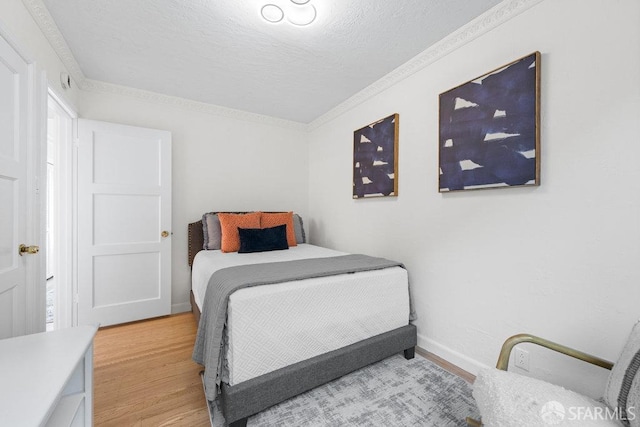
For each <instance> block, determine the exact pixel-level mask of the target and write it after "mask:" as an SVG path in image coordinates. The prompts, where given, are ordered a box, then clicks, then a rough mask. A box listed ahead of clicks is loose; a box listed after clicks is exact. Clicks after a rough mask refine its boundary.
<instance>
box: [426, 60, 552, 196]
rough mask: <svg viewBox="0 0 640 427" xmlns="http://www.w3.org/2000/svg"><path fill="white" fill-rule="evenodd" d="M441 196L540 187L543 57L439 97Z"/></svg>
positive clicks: (518, 63)
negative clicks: (532, 186)
mask: <svg viewBox="0 0 640 427" xmlns="http://www.w3.org/2000/svg"><path fill="white" fill-rule="evenodd" d="M439 128H440V132H439V141H438V143H439V166H440V168H439V172H440V178H439V191H440V192H448V191H458V190H474V189H482V188H494V187H515V186H524V185H540V52H534V53H532V54H530V55H527V56H525V57H523V58H520V59H518V60H516V61H513V62H511V63H509V64H507V65H505V66H503V67H500V68H498V69H496V70H494V71H491V72H489V73H487V74H484V75H482V76H480V77H478V78H476V79H473V80H471V81H469V82H467V83H464V84H462V85H460V86H458V87H455V88H453V89H451V90H448V91H447V92H444V93H442V94H440V126H439Z"/></svg>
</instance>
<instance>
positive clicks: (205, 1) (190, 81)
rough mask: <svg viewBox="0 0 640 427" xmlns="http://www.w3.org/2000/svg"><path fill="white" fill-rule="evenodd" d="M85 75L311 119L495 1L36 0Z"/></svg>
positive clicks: (288, 117)
mask: <svg viewBox="0 0 640 427" xmlns="http://www.w3.org/2000/svg"><path fill="white" fill-rule="evenodd" d="M43 3H44V4H45V5H46V7H47V9H48V10H49V13H50V14H51V16H52V17H53V19H54V21H55V23H56V25H57V26H58V28H59V30H60V32H61V33H62V35H63V36H64V38H65V40H66V43H67V44H68V46H69V48H70V49H71V52H72V53H73V56H74V57H75V59H76V61H77V62H78V64H79V66H80V68H81V70H82V72H83V74H84V76H85V77H87V78H88V79H92V80H98V81H103V82H107V83H113V84H117V85H123V86H128V87H133V88H137V89H143V90H147V91H152V92H157V93H161V94H165V95H172V96H177V97H181V98H187V99H191V100H195V101H201V102H205V103H209V104H215V105H219V106H223V107H227V108H232V109H237V110H242V111H248V112H252V113H257V114H263V115H267V116H272V117H277V118H281V119H286V120H291V121H296V122H301V123H309V122H311V121H313V120H314V119H316V118H317V117H319V116H321V115H322V114H324V113H326V112H327V111H329V110H330V109H332V108H333V107H335V106H337V105H338V104H340V103H341V102H343V101H344V100H346V99H348V98H349V97H351V96H352V95H354V94H356V93H357V92H359V91H360V90H362V89H363V88H365V87H367V86H368V85H370V84H371V83H373V82H375V81H376V80H378V79H380V78H381V77H383V76H384V75H386V74H387V73H389V72H391V71H392V70H393V69H395V68H396V67H398V66H400V65H402V64H403V63H405V62H406V61H408V60H409V59H411V58H413V57H414V56H415V55H417V54H419V53H420V52H422V51H424V50H425V49H427V48H428V47H429V46H431V45H433V44H434V43H435V42H437V41H439V40H441V39H442V38H444V37H445V36H447V35H448V34H450V33H451V32H453V31H455V30H456V29H458V28H459V27H461V26H463V25H464V24H466V23H467V22H469V21H471V20H472V19H474V18H476V17H478V16H479V15H481V14H482V13H484V12H485V11H487V10H488V9H490V8H491V7H493V6H495V5H496V4H498V3H500V0H472V1H470V0H396V1H389V0H310V3H309V4H311V5H314V7H315V8H316V10H317V17H316V20H315V21H314V22H313V23H312V24H311V25H309V26H307V27H297V26H294V25H291V24H290V23H288V22H287V20H286V19H285V20H283V21H282V22H279V23H277V24H270V23H267V22H265V21H263V20H262V19H261V17H260V9H261V7H262V6H263V5H264V4H267V3H274V4H278V5H281V6H282V8H283V9H284V10H285V13H286V12H287V10H288V9H287V8H289V9H290V8H291V7H295V6H292V3H291V1H290V0H268V1H267V0H264V1H259V0H242V1H238V0H189V1H186V0H135V1H132V0H108V1H105V0H64V1H63V0H43Z"/></svg>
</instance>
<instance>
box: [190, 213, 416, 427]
mask: <svg viewBox="0 0 640 427" xmlns="http://www.w3.org/2000/svg"><path fill="white" fill-rule="evenodd" d="M202 241H203V238H202V222H201V221H198V222H195V223H191V224H189V265H191V264H192V262H193V258H194V257H195V255H196V253H197V252H199V251H200V250H201V248H202ZM191 308H192V311H193V314H194V316H195V319H196V323H199V321H200V310H199V308H198V305H197V304H196V303H195V299H194V296H193V292H191ZM416 344H417V332H416V327H415V326H414V325H406V326H403V327H401V328H398V329H394V330H392V331H389V332H385V333H383V334H380V335H376V336H374V337H371V338H368V339H366V340H363V341H359V342H356V343H354V344H351V345H349V346H346V347H342V348H339V349H337V350H334V351H331V352H329V353H324V354H321V355H319V356H316V357H313V358H311V359H307V360H303V361H301V362H299V363H295V364H293V365H289V366H285V367H284V368H281V369H278V370H276V371H273V372H269V373H267V374H264V375H261V376H259V377H256V378H253V379H250V380H247V381H244V382H242V383H239V384H236V385H233V386H230V385H228V384H225V383H223V384H222V395H221V397H222V399H221V404H222V411H223V413H224V417H225V420H226V421H227V424H228V425H230V426H233V427H237V426H244V425H246V423H247V419H248V417H249V416H251V415H254V414H257V413H258V412H261V411H263V410H265V409H267V408H269V407H270V406H273V405H275V404H278V403H280V402H283V401H285V400H287V399H290V398H292V397H294V396H297V395H298V394H300V393H304V392H305V391H308V390H311V389H313V388H315V387H318V386H320V385H322V384H325V383H327V382H329V381H333V380H334V379H337V378H339V377H341V376H343V375H346V374H348V373H350V372H353V371H356V370H358V369H360V368H363V367H365V366H367V365H370V364H372V363H375V362H378V361H380V360H383V359H386V358H387V357H390V356H393V355H394V354H397V353H400V352H404V357H405V358H407V359H412V358H413V357H414V349H415V346H416Z"/></svg>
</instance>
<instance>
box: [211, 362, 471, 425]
mask: <svg viewBox="0 0 640 427" xmlns="http://www.w3.org/2000/svg"><path fill="white" fill-rule="evenodd" d="M471 389H472V388H471V385H470V384H469V383H467V382H466V381H465V380H463V379H461V378H460V377H458V376H456V375H454V374H452V373H450V372H448V371H446V370H444V369H442V368H441V367H439V366H438V365H436V364H434V363H433V362H431V361H429V360H427V359H425V358H424V357H422V356H419V355H417V354H416V357H415V358H414V359H412V360H406V359H405V358H404V357H402V355H396V356H393V357H390V358H388V359H385V360H383V361H381V362H378V363H375V364H373V365H370V366H367V367H365V368H362V369H360V370H359V371H356V372H352V373H351V374H348V375H345V376H344V377H342V378H338V379H337V380H334V381H332V382H330V383H327V384H325V385H323V386H320V387H318V388H315V389H313V390H311V391H308V392H306V393H303V394H301V395H299V396H296V397H294V398H292V399H289V400H287V401H285V402H282V403H280V404H278V405H276V406H272V407H271V408H269V409H267V410H265V411H263V412H261V413H259V414H256V415H254V416H253V417H251V418H249V422H248V423H247V424H248V426H252V427H255V426H305V427H306V426H318V427H320V426H336V427H337V426H438V427H440V426H443V427H444V426H466V423H465V418H466V417H467V416H473V417H475V418H478V417H479V415H478V409H477V408H476V406H475V403H474V400H473V397H471ZM216 403H217V402H213V403H212V402H209V410H210V414H211V416H212V423H211V425H212V426H213V427H221V426H224V425H225V422H224V418H223V416H222V413H221V412H220V409H219V408H218V405H217V404H216Z"/></svg>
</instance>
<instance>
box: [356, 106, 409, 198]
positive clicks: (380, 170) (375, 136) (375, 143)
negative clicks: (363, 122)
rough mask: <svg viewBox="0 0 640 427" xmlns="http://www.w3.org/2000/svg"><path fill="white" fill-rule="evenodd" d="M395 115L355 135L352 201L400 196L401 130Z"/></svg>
mask: <svg viewBox="0 0 640 427" xmlns="http://www.w3.org/2000/svg"><path fill="white" fill-rule="evenodd" d="M399 125H400V117H399V115H398V114H392V115H390V116H389V117H385V118H384V119H382V120H378V121H377V122H374V123H371V124H369V125H367V126H365V127H363V128H361V129H358V130H356V131H355V132H353V198H354V199H361V198H366V197H383V196H397V195H398V128H399Z"/></svg>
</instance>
